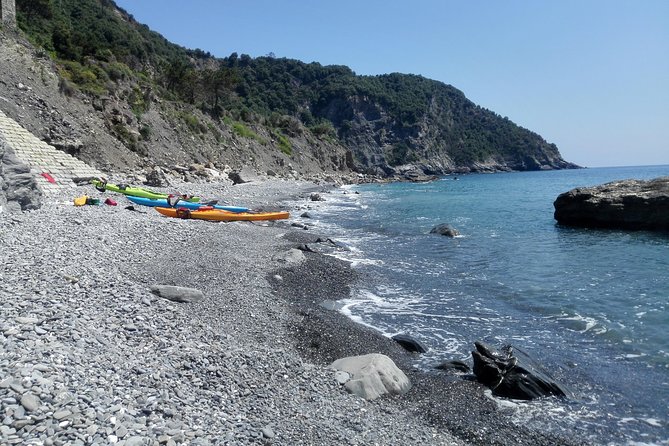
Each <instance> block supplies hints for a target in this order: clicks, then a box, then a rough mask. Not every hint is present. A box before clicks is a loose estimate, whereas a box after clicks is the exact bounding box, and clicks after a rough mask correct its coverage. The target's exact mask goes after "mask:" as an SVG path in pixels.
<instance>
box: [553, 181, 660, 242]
mask: <svg viewBox="0 0 669 446" xmlns="http://www.w3.org/2000/svg"><path fill="white" fill-rule="evenodd" d="M553 206H554V207H555V214H554V217H555V219H556V220H557V221H558V223H560V224H564V225H569V226H581V227H591V228H614V229H650V230H664V231H669V177H660V178H656V179H654V180H649V181H642V180H623V181H614V182H611V183H606V184H603V185H600V186H594V187H584V188H576V189H572V190H570V191H569V192H565V193H563V194H560V195H559V196H558V197H557V199H556V200H555V202H554V203H553Z"/></svg>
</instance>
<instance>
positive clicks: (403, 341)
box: [392, 334, 427, 353]
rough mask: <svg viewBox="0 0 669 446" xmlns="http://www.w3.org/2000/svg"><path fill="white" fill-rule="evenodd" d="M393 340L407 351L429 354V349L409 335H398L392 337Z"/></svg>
mask: <svg viewBox="0 0 669 446" xmlns="http://www.w3.org/2000/svg"><path fill="white" fill-rule="evenodd" d="M392 339H393V340H394V341H395V342H397V343H398V344H399V345H401V346H402V347H404V349H405V350H408V351H410V352H416V353H425V352H427V347H425V346H424V345H423V344H422V343H421V342H420V341H418V340H417V339H414V338H413V337H412V336H409V335H408V334H398V335H395V336H393V337H392Z"/></svg>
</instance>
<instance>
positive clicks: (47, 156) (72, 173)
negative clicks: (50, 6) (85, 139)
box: [0, 0, 104, 200]
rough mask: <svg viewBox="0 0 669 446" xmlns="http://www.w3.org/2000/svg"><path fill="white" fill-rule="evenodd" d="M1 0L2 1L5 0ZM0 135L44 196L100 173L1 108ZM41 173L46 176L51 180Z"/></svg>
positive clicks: (72, 186) (100, 174) (46, 196)
mask: <svg viewBox="0 0 669 446" xmlns="http://www.w3.org/2000/svg"><path fill="white" fill-rule="evenodd" d="M2 1H3V5H4V1H5V0H2ZM0 138H1V139H3V140H4V141H5V143H6V144H7V145H8V146H9V147H10V148H11V149H12V151H13V152H14V154H16V157H17V158H19V160H21V161H23V162H24V163H25V164H27V165H28V166H30V172H31V173H32V174H33V175H34V177H35V180H36V181H37V184H38V186H39V188H40V189H41V190H42V192H43V193H44V196H45V199H47V200H48V199H49V197H50V196H53V195H55V194H56V193H60V192H63V191H64V190H67V189H69V188H74V187H76V184H75V183H74V182H73V181H72V180H73V179H75V178H86V177H101V176H104V175H103V173H102V172H100V171H99V170H97V169H95V168H93V167H91V166H89V165H88V164H86V163H84V162H83V161H81V160H79V159H77V158H75V157H73V156H71V155H68V154H67V153H65V152H62V151H60V150H58V149H56V148H55V147H53V146H50V145H49V144H47V143H45V142H44V141H41V140H40V139H39V138H37V137H36V136H34V135H33V134H31V133H30V132H28V131H27V130H25V129H24V128H23V127H21V126H20V125H19V124H18V123H17V122H16V121H14V120H13V119H11V118H9V117H7V115H5V114H4V113H2V112H1V111H0ZM43 174H46V176H49V177H50V178H51V179H52V180H53V182H50V181H49V180H48V179H47V178H46V176H45V175H43Z"/></svg>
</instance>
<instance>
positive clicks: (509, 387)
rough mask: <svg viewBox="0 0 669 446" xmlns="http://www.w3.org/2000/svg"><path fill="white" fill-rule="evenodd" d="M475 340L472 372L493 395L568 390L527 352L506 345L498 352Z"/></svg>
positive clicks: (525, 395) (526, 396) (550, 393)
mask: <svg viewBox="0 0 669 446" xmlns="http://www.w3.org/2000/svg"><path fill="white" fill-rule="evenodd" d="M474 344H475V346H476V351H473V352H472V358H473V359H474V375H476V378H477V379H478V381H479V382H480V383H482V384H484V385H486V386H488V387H490V389H492V393H493V394H494V395H497V396H502V397H507V398H513V399H519V400H531V399H535V398H541V397H545V396H567V390H566V389H565V388H563V386H562V385H561V384H559V383H558V382H557V381H555V380H554V379H553V377H551V376H550V375H549V374H548V372H547V371H546V370H544V369H543V368H542V367H541V366H540V365H539V364H538V363H537V362H535V361H534V360H533V359H532V358H530V357H529V355H527V353H525V352H523V351H521V350H519V349H517V348H516V349H515V350H514V348H513V347H511V346H510V345H507V346H506V347H504V348H503V349H502V350H503V354H500V353H497V352H494V351H492V350H491V349H490V348H488V347H487V346H486V345H484V344H482V343H480V342H475V343H474Z"/></svg>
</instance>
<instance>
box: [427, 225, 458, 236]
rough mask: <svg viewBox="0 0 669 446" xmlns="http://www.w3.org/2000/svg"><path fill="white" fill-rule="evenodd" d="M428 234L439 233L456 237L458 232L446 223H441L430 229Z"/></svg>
mask: <svg viewBox="0 0 669 446" xmlns="http://www.w3.org/2000/svg"><path fill="white" fill-rule="evenodd" d="M430 234H439V235H444V236H446V237H457V236H458V235H460V232H459V231H458V230H457V229H455V228H454V227H453V226H451V225H449V224H448V223H442V224H440V225H437V226H435V227H434V228H432V229H431V230H430Z"/></svg>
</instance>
